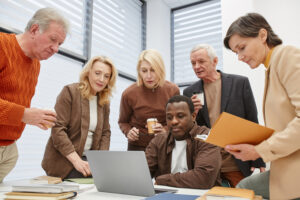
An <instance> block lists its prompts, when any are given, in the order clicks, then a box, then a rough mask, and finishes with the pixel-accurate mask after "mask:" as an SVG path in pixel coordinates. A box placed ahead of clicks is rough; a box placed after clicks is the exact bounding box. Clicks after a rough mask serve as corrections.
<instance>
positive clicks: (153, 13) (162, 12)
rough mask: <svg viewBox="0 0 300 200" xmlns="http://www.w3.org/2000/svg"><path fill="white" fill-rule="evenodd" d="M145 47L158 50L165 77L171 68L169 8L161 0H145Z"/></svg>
mask: <svg viewBox="0 0 300 200" xmlns="http://www.w3.org/2000/svg"><path fill="white" fill-rule="evenodd" d="M146 23H147V33H146V48H147V49H150V48H151V49H156V50H158V51H159V52H160V53H161V55H162V57H163V60H164V63H165V67H166V79H167V80H170V70H171V47H170V46H171V9H170V8H169V7H168V6H167V5H166V4H165V2H164V1H162V0H147V22H146Z"/></svg>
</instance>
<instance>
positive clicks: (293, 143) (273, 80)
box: [255, 45, 300, 199]
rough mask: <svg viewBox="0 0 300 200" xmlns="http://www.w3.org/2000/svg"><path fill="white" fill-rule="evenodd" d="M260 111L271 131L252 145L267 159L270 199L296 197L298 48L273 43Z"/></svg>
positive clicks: (299, 167)
mask: <svg viewBox="0 0 300 200" xmlns="http://www.w3.org/2000/svg"><path fill="white" fill-rule="evenodd" d="M263 114H264V120H265V124H266V126H267V127H270V128H273V129H274V130H275V133H274V134H273V135H272V136H271V137H270V138H269V139H267V140H265V141H264V142H262V143H261V144H259V145H257V146H256V147H255V148H256V150H257V152H258V153H259V154H260V155H261V157H262V158H263V160H264V161H265V162H269V161H271V169H270V199H293V198H297V197H300V186H299V182H300V49H296V48H295V47H292V46H282V45H279V46H277V47H275V49H274V51H273V53H272V55H271V59H270V64H269V67H268V69H267V71H266V80H265V91H264V100H263Z"/></svg>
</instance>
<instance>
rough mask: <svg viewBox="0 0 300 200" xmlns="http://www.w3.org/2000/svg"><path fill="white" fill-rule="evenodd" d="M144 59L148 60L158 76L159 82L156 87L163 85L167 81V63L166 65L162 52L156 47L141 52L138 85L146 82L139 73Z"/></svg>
mask: <svg viewBox="0 0 300 200" xmlns="http://www.w3.org/2000/svg"><path fill="white" fill-rule="evenodd" d="M143 61H146V62H148V63H149V64H150V66H151V67H152V68H153V70H154V72H155V74H156V76H157V77H158V83H157V85H156V86H155V87H158V86H163V84H164V83H165V77H166V72H165V65H164V61H163V59H162V57H161V55H160V53H159V52H158V51H156V50H154V49H148V50H144V51H142V52H141V54H140V56H139V60H138V64H137V68H136V69H137V74H138V78H137V85H138V86H141V85H143V84H144V82H143V79H142V77H141V75H140V73H139V71H140V68H141V63H142V62H143Z"/></svg>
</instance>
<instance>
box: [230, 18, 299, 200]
mask: <svg viewBox="0 0 300 200" xmlns="http://www.w3.org/2000/svg"><path fill="white" fill-rule="evenodd" d="M281 43H282V41H281V39H280V38H279V37H278V36H277V35H276V34H275V33H274V32H273V30H272V28H271V27H270V25H269V24H268V22H267V21H266V20H265V19H264V17H263V16H261V15H259V14H256V13H249V14H247V15H245V16H242V17H240V18H238V19H237V20H236V21H234V22H233V23H232V24H231V26H230V27H229V29H228V31H227V34H226V37H225V39H224V45H225V46H226V48H228V49H231V50H232V51H233V52H235V53H236V54H237V55H238V59H239V60H241V61H243V62H245V63H247V64H248V65H249V66H250V67H251V68H252V69H254V68H257V67H258V66H259V65H260V64H264V65H265V68H266V82H265V91H264V100H263V114H264V120H265V125H266V126H267V127H270V128H273V129H274V130H275V133H274V134H273V135H272V136H271V137H270V138H268V139H267V140H265V141H263V142H261V143H260V144H258V145H256V146H254V145H249V144H238V145H228V146H227V147H226V150H227V151H228V152H230V153H232V154H233V155H234V156H235V157H236V158H238V159H241V160H243V161H246V160H256V159H257V158H259V157H261V158H262V159H263V160H264V161H265V162H271V168H270V170H269V171H267V172H264V173H261V174H256V175H253V176H250V177H248V178H245V179H243V180H242V181H241V182H240V183H239V184H238V185H237V187H241V188H248V189H253V190H254V191H255V193H256V194H259V195H262V196H263V197H264V198H267V199H269V198H270V199H280V200H281V199H297V198H298V199H300V198H299V197H300V187H299V185H298V184H299V181H300V49H297V48H295V47H292V46H282V45H281Z"/></svg>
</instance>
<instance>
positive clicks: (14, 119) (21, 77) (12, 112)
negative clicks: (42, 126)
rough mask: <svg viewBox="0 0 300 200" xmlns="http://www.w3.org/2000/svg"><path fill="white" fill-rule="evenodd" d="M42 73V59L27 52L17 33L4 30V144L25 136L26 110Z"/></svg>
mask: <svg viewBox="0 0 300 200" xmlns="http://www.w3.org/2000/svg"><path fill="white" fill-rule="evenodd" d="M39 73H40V62H39V60H37V59H31V58H29V57H27V56H26V55H25V54H24V52H23V51H22V49H21V47H20V46H19V43H18V42H17V39H16V36H15V35H14V34H6V33H0V146H7V145H9V144H12V143H13V142H14V141H15V140H17V139H18V138H19V137H20V136H21V134H22V131H23V130H24V127H25V124H24V123H23V122H22V121H21V120H22V117H23V114H24V109H25V107H30V102H31V99H32V97H33V95H34V92H35V86H36V84H37V81H38V75H39Z"/></svg>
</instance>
